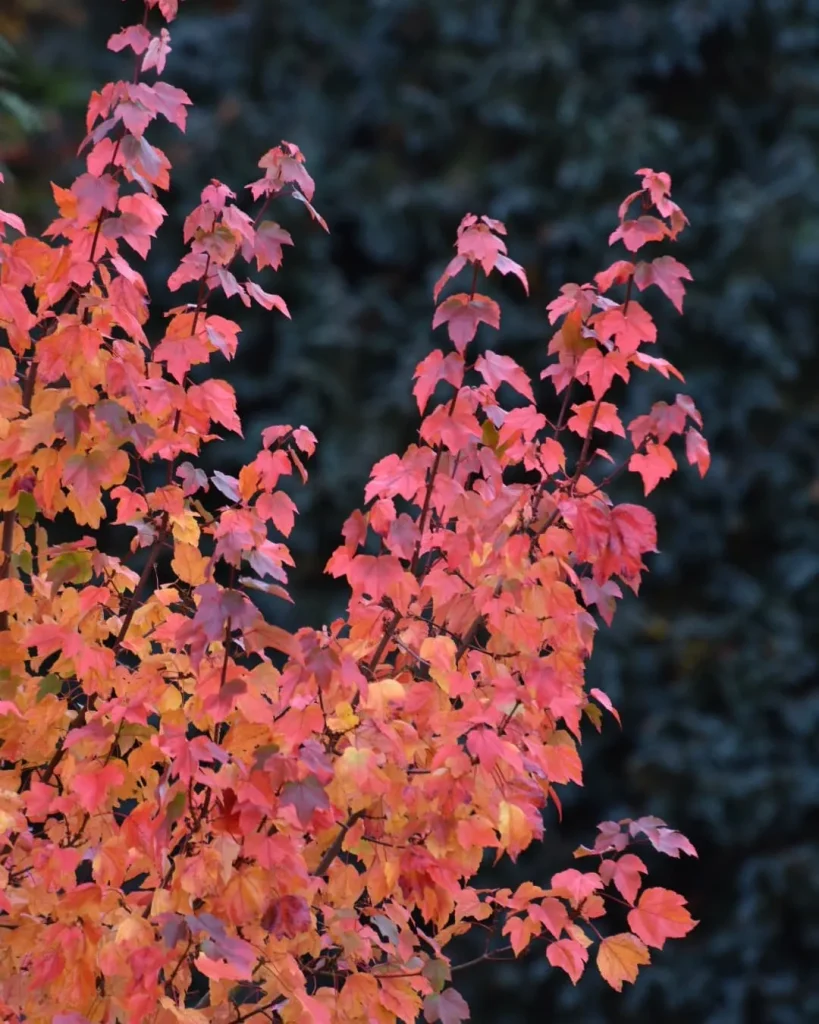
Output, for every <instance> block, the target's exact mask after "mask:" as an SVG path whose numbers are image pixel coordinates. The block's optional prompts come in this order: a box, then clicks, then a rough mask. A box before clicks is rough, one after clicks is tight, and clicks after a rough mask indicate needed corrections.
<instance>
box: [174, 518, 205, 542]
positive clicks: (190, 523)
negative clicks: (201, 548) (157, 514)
mask: <svg viewBox="0 0 819 1024" xmlns="http://www.w3.org/2000/svg"><path fill="white" fill-rule="evenodd" d="M170 523H171V533H172V534H173V537H174V540H178V541H179V542H180V543H181V544H193V545H198V544H199V523H197V521H196V517H195V516H194V515H193V513H192V512H185V513H184V514H183V515H181V516H171V517H170Z"/></svg>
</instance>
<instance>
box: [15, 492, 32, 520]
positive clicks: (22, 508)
mask: <svg viewBox="0 0 819 1024" xmlns="http://www.w3.org/2000/svg"><path fill="white" fill-rule="evenodd" d="M36 516H37V502H36V500H35V498H34V495H33V494H30V493H29V492H28V491H20V493H19V494H18V495H17V518H18V519H19V520H20V523H21V524H22V525H23V526H31V524H32V523H33V522H34V519H35V518H36Z"/></svg>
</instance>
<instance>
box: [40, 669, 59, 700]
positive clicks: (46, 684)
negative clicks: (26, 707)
mask: <svg viewBox="0 0 819 1024" xmlns="http://www.w3.org/2000/svg"><path fill="white" fill-rule="evenodd" d="M62 688H63V681H62V679H61V678H60V677H59V676H58V675H57V674H56V672H49V673H48V675H47V676H43V678H42V679H41V680H40V686H39V688H38V690H37V703H38V704H39V703H40V701H41V700H43V698H44V697H47V696H48V694H49V693H54V694H57V693H59V692H60V690H61V689H62Z"/></svg>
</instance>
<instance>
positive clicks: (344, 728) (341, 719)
mask: <svg viewBox="0 0 819 1024" xmlns="http://www.w3.org/2000/svg"><path fill="white" fill-rule="evenodd" d="M358 723H359V717H358V715H357V714H356V713H355V712H354V711H353V709H352V706H351V705H350V703H349V702H348V701H346V700H345V701H342V702H341V704H338V705H336V712H335V714H334V715H330V716H329V717H328V718H327V727H328V728H329V729H332V731H333V732H335V733H342V732H349V731H350V730H351V729H355V727H356V726H357V725H358Z"/></svg>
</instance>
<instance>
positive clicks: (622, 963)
mask: <svg viewBox="0 0 819 1024" xmlns="http://www.w3.org/2000/svg"><path fill="white" fill-rule="evenodd" d="M650 963H651V956H650V955H649V952H648V950H647V949H646V947H645V946H644V945H643V943H642V942H640V940H639V939H638V938H637V936H636V935H632V934H631V932H621V933H620V934H619V935H610V936H609V937H608V938H607V939H603V941H602V942H601V943H600V948H599V949H598V951H597V967H598V970H599V971H600V973H601V974H602V975H603V978H604V980H605V981H607V982H608V983H609V985H611V987H612V988H613V989H614V990H615V991H616V992H622V990H623V982H624V981H629V982H634V981H636V979H637V973H638V971H639V969H640V967H641V966H643V965H645V964H650Z"/></svg>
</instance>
